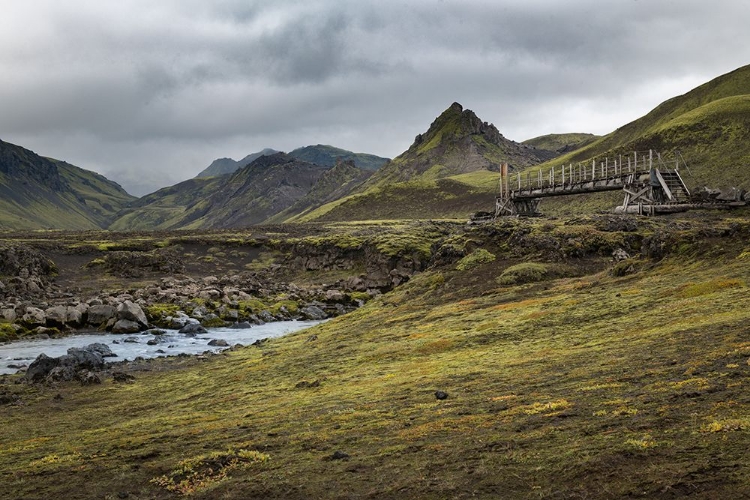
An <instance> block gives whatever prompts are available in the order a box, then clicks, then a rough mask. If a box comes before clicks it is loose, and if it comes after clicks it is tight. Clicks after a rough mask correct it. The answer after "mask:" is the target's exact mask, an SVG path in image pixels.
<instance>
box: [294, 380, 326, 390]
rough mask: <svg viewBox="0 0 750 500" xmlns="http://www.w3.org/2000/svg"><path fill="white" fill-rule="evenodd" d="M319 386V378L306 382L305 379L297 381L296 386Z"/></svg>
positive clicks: (303, 387) (299, 387)
mask: <svg viewBox="0 0 750 500" xmlns="http://www.w3.org/2000/svg"><path fill="white" fill-rule="evenodd" d="M319 386H320V380H315V381H313V382H308V381H307V380H302V381H301V382H297V385H295V386H294V387H296V388H297V389H305V388H309V387H319Z"/></svg>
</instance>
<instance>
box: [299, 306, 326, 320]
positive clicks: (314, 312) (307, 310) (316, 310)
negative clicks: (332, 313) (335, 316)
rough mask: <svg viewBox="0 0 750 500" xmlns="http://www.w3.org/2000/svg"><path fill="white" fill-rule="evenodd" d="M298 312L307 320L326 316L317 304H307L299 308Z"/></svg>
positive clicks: (321, 318) (320, 318)
mask: <svg viewBox="0 0 750 500" xmlns="http://www.w3.org/2000/svg"><path fill="white" fill-rule="evenodd" d="M300 314H301V315H302V317H303V318H305V319H309V320H315V321H320V320H324V319H326V318H327V317H328V315H327V314H326V312H325V311H324V310H323V309H321V308H320V307H318V306H307V307H303V308H302V309H300Z"/></svg>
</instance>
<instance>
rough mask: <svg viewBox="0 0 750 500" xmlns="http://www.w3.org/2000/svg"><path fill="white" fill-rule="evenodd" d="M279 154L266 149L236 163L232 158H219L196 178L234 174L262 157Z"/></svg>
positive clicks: (273, 150)
mask: <svg viewBox="0 0 750 500" xmlns="http://www.w3.org/2000/svg"><path fill="white" fill-rule="evenodd" d="M274 153H278V151H276V150H275V149H271V148H265V149H263V150H262V151H258V152H257V153H250V154H249V155H247V156H246V157H244V158H243V159H241V160H239V161H235V160H233V159H231V158H218V159H216V160H214V161H213V162H212V163H211V165H209V166H208V167H207V168H206V169H205V170H203V171H202V172H201V173H199V174H198V175H196V177H215V176H217V175H226V174H233V173H234V172H236V171H237V170H239V169H241V168H244V167H246V166H247V165H250V164H251V163H252V162H254V161H255V160H257V159H258V158H260V157H261V156H268V155H272V154H274Z"/></svg>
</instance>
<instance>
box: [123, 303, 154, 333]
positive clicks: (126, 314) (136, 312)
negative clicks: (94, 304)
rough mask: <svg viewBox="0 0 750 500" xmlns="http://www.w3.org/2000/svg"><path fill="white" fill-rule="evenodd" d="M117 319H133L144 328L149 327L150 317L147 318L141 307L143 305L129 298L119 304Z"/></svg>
mask: <svg viewBox="0 0 750 500" xmlns="http://www.w3.org/2000/svg"><path fill="white" fill-rule="evenodd" d="M117 319H118V320H127V321H132V322H135V323H138V324H139V325H140V326H142V327H143V328H144V329H145V328H148V319H146V314H145V313H144V312H143V309H141V306H139V305H138V304H134V303H133V302H131V301H129V300H126V301H124V302H121V303H120V305H118V306H117ZM139 331H140V329H139Z"/></svg>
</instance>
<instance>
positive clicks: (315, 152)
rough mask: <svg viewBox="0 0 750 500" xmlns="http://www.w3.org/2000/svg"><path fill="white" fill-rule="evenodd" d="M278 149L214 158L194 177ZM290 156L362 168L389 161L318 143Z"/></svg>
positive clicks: (237, 165)
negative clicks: (237, 156)
mask: <svg viewBox="0 0 750 500" xmlns="http://www.w3.org/2000/svg"><path fill="white" fill-rule="evenodd" d="M278 152H279V151H277V150H275V149H270V148H266V149H264V150H262V151H258V152H257V153H251V154H249V155H247V156H246V157H244V158H243V159H241V160H239V161H235V160H233V159H231V158H218V159H216V160H214V161H213V162H212V163H211V165H209V166H208V167H207V168H206V169H205V170H203V171H202V172H201V173H199V174H198V175H196V177H214V176H217V175H226V174H232V173H234V172H236V171H237V170H239V169H241V168H244V167H246V166H247V165H249V164H251V163H252V162H254V161H255V160H257V159H258V158H260V157H261V156H269V155H272V154H275V153H278ZM288 155H289V156H291V157H292V158H297V159H299V160H302V161H306V162H308V163H315V164H317V165H322V166H324V167H333V166H334V165H336V162H337V161H338V160H344V161H347V160H351V161H353V162H354V165H355V166H356V167H359V168H361V169H364V170H377V169H378V168H380V167H381V166H383V165H384V164H385V163H387V162H388V161H389V159H388V158H382V157H380V156H375V155H371V154H367V153H354V152H352V151H347V150H346V149H341V148H336V147H333V146H327V145H324V144H318V145H315V146H305V147H301V148H297V149H295V150H293V151H292V152H290V153H288Z"/></svg>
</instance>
